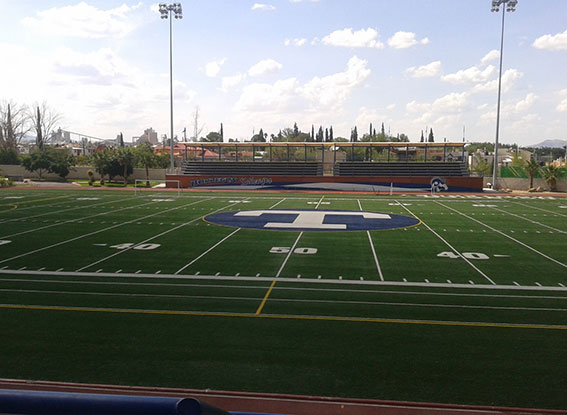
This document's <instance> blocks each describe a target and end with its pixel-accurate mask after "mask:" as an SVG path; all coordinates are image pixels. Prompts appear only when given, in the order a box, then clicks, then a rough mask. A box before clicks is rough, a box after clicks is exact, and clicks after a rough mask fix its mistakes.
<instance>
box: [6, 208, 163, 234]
mask: <svg viewBox="0 0 567 415" xmlns="http://www.w3.org/2000/svg"><path fill="white" fill-rule="evenodd" d="M123 200H127V199H123ZM129 200H132V199H131V198H129ZM107 203H110V202H107ZM152 203H157V202H148V203H144V204H142V205H135V206H128V207H124V208H121V209H118V210H109V211H107V212H102V213H97V214H96V215H91V216H83V217H80V218H77V219H71V220H67V221H63V222H57V223H53V224H51V225H45V226H41V227H39V228H33V229H29V230H27V231H22V232H18V233H13V234H10V235H3V236H0V238H10V237H13V236H19V235H24V234H26V233H30V232H37V231H40V230H43V229H47V228H51V227H53V226H60V225H65V224H67V223H73V222H77V221H81V220H85V219H91V218H95V217H97V216H102V215H108V214H111V213H115V212H121V211H124V210H128V209H134V208H137V207H140V206H146V205H151V204H152ZM101 204H105V203H101ZM94 206H100V205H93V206H82V207H81V208H87V207H88V208H92V207H94ZM74 209H75V208H73V209H68V210H74ZM61 212H65V211H59V212H55V213H61Z"/></svg>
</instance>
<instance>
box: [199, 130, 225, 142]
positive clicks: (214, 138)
mask: <svg viewBox="0 0 567 415" xmlns="http://www.w3.org/2000/svg"><path fill="white" fill-rule="evenodd" d="M222 140H223V139H222V136H221V134H220V133H217V132H216V131H211V132H210V133H209V134H207V136H206V137H205V138H201V141H204V142H211V143H213V142H220V143H222Z"/></svg>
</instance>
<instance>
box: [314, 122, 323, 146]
mask: <svg viewBox="0 0 567 415" xmlns="http://www.w3.org/2000/svg"><path fill="white" fill-rule="evenodd" d="M315 141H317V142H322V141H323V126H321V125H320V126H319V130H317V138H316V139H315Z"/></svg>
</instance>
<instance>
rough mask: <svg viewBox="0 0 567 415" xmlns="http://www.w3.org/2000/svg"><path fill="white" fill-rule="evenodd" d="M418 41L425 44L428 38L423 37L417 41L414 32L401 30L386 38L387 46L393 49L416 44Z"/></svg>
mask: <svg viewBox="0 0 567 415" xmlns="http://www.w3.org/2000/svg"><path fill="white" fill-rule="evenodd" d="M418 43H421V44H422V45H427V44H428V43H429V39H428V38H423V39H421V40H420V41H418V40H417V39H416V38H415V33H413V32H402V31H400V32H396V33H394V36H392V37H391V38H390V39H388V46H390V47H392V48H394V49H407V48H411V47H412V46H415V45H417V44H418Z"/></svg>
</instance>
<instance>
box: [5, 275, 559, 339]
mask: <svg viewBox="0 0 567 415" xmlns="http://www.w3.org/2000/svg"><path fill="white" fill-rule="evenodd" d="M274 283H275V281H274V282H273V283H272V284H274ZM270 288H273V287H270ZM0 309H12V310H47V311H81V312H97V313H121V314H153V315H170V316H193V317H241V318H269V319H277V320H307V321H309V320H310V321H335V322H355V323H379V324H416V325H424V326H456V327H485V328H510V329H540V330H567V326H559V325H557V326H554V325H545V324H541V325H538V324H521V323H520V324H511V323H481V322H466V321H431V320H395V319H380V318H362V317H334V316H297V315H287V316H286V315H281V314H258V313H256V314H250V313H222V312H221V313H217V312H207V311H173V310H138V309H120V308H94V307H73V306H42V305H24V304H0Z"/></svg>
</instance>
